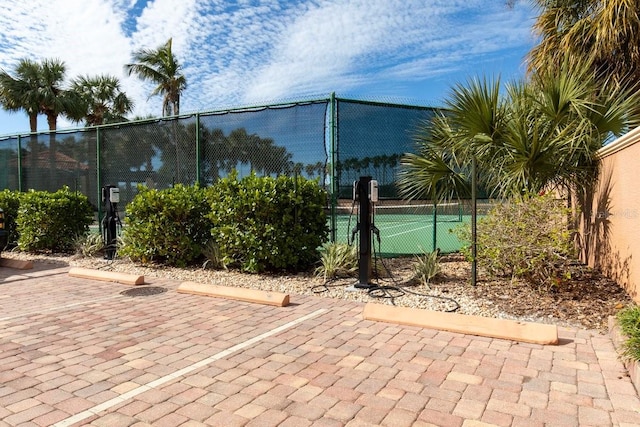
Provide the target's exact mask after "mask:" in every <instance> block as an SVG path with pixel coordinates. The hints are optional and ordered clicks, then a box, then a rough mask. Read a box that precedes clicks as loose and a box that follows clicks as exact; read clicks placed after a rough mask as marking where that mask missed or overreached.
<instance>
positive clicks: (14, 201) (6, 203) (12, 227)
mask: <svg viewBox="0 0 640 427" xmlns="http://www.w3.org/2000/svg"><path fill="white" fill-rule="evenodd" d="M0 208H1V209H2V210H3V211H4V229H5V230H6V231H8V232H9V244H8V246H9V247H12V246H16V245H17V244H18V236H19V234H18V227H17V224H16V219H17V218H18V209H19V208H20V193H18V192H15V191H10V190H2V191H0ZM0 249H2V248H0Z"/></svg>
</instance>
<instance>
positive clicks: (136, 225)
mask: <svg viewBox="0 0 640 427" xmlns="http://www.w3.org/2000/svg"><path fill="white" fill-rule="evenodd" d="M138 191H139V193H138V194H137V195H136V196H135V197H134V198H133V200H132V201H131V203H129V204H128V205H127V209H126V221H125V222H126V227H125V228H124V231H123V241H124V245H123V247H122V249H121V250H120V253H121V255H124V256H128V257H130V258H131V259H132V260H134V261H140V262H143V263H147V262H158V263H164V264H168V265H175V266H178V267H183V266H186V265H189V264H192V263H193V262H195V261H196V260H198V258H200V256H201V255H202V248H203V247H204V245H206V244H207V241H208V240H209V239H210V230H211V223H210V221H209V220H208V218H207V214H208V213H209V204H208V203H207V201H206V199H205V192H204V191H203V190H202V189H200V187H198V186H192V187H188V186H184V185H181V184H178V185H176V186H175V187H173V188H168V189H164V190H155V189H148V188H146V187H143V186H140V187H138Z"/></svg>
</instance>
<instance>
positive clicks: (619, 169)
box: [581, 128, 640, 303]
mask: <svg viewBox="0 0 640 427" xmlns="http://www.w3.org/2000/svg"><path fill="white" fill-rule="evenodd" d="M598 155H599V158H600V162H601V163H600V166H601V169H600V175H599V181H598V184H597V187H596V189H595V192H594V193H593V197H592V199H591V200H588V201H587V203H586V206H589V205H590V206H591V211H590V212H589V211H588V209H586V208H585V209H584V210H585V212H583V215H582V227H581V238H582V245H581V246H582V258H583V261H585V262H587V263H588V264H589V265H590V266H592V267H596V268H598V269H600V270H601V271H602V272H603V273H605V274H606V275H607V276H608V277H610V278H611V279H613V280H615V281H616V282H617V283H618V284H619V285H620V286H622V287H624V288H625V289H626V290H627V292H628V294H629V295H630V296H631V297H632V298H633V299H634V300H635V301H636V302H639V303H640V128H637V129H634V130H633V131H631V132H629V133H628V134H626V135H624V136H623V137H621V138H619V139H617V140H616V141H614V142H612V143H611V144H609V145H607V146H605V147H604V148H602V149H601V150H600V151H599V152H598Z"/></svg>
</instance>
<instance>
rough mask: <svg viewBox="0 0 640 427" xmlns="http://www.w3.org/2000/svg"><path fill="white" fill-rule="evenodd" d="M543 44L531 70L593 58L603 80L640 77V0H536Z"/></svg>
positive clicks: (533, 55) (619, 81) (616, 81)
mask: <svg viewBox="0 0 640 427" xmlns="http://www.w3.org/2000/svg"><path fill="white" fill-rule="evenodd" d="M535 3H537V6H538V8H539V9H540V14H539V16H538V18H537V20H536V23H535V25H534V28H535V30H536V31H537V32H538V34H539V35H540V37H541V40H540V43H539V44H538V45H537V46H536V47H534V48H533V49H532V51H531V52H530V54H529V59H530V63H529V64H530V69H531V70H545V69H546V70H550V69H553V68H554V67H558V66H559V65H560V64H561V63H562V62H563V61H564V60H565V58H572V60H574V59H575V60H578V61H579V62H584V61H585V60H590V61H592V64H593V66H594V70H595V71H596V73H597V74H598V78H599V80H600V82H601V83H606V84H614V85H620V84H622V83H623V82H624V81H626V80H631V81H638V79H640V14H639V13H638V9H639V8H640V3H639V2H638V1H637V0H607V1H604V0H536V2H535Z"/></svg>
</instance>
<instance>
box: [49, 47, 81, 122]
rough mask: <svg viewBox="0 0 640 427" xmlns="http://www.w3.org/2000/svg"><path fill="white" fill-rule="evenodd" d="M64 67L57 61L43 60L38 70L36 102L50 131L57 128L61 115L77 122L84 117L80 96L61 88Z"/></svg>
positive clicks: (61, 62) (62, 63)
mask: <svg viewBox="0 0 640 427" xmlns="http://www.w3.org/2000/svg"><path fill="white" fill-rule="evenodd" d="M66 69H67V67H66V65H65V63H64V62H63V61H60V60H59V59H44V60H43V61H42V63H41V68H40V88H39V97H38V101H39V102H40V112H41V113H43V114H44V115H45V116H46V117H47V124H48V125H49V130H50V131H55V130H56V129H57V127H58V125H57V123H58V116H59V115H60V114H63V115H65V116H67V117H68V118H70V119H71V120H74V121H77V120H80V119H82V117H83V115H84V104H83V102H82V98H81V97H80V95H79V94H78V93H76V92H74V91H72V90H67V89H64V88H63V84H64V80H65V77H66V76H65V74H66Z"/></svg>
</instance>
